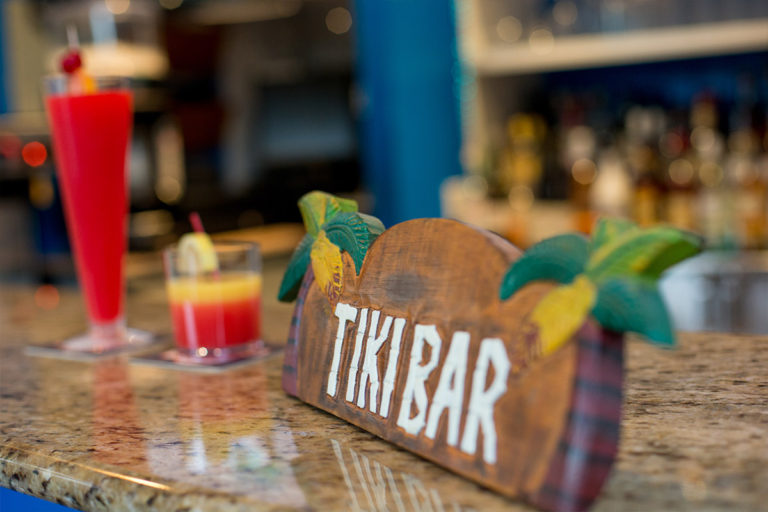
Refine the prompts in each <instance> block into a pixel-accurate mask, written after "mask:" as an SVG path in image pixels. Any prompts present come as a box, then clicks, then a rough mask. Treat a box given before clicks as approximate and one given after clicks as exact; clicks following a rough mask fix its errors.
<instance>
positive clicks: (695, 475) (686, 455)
mask: <svg viewBox="0 0 768 512" xmlns="http://www.w3.org/2000/svg"><path fill="white" fill-rule="evenodd" d="M284 263H285V262H284V261H282V260H280V261H267V263H266V270H265V305H264V308H265V310H264V320H265V325H264V331H265V338H266V339H268V340H272V341H275V342H282V341H283V340H284V339H285V337H286V335H287V331H288V324H289V320H290V314H291V306H290V305H283V304H278V303H277V302H276V301H274V300H273V299H272V297H274V296H275V292H276V288H277V283H278V281H279V278H280V270H281V268H282V265H284ZM35 291H36V289H35V288H34V287H31V286H26V285H7V284H0V384H1V387H0V485H2V486H5V487H8V488H10V489H14V490H17V491H21V492H24V493H27V494H31V495H34V496H38V497H41V498H44V499H46V500H50V501H54V502H58V503H61V504H63V505H67V506H70V507H74V508H78V509H84V510H146V509H158V510H179V511H182V510H190V511H191V510H272V509H279V510H286V509H288V510H292V509H300V510H384V509H387V510H398V511H400V510H434V511H455V510H484V511H485V510H499V509H504V510H529V509H528V508H527V507H525V506H523V505H520V504H519V503H516V502H515V501H513V500H509V499H506V498H503V497H501V496H499V495H497V494H494V493H492V492H490V491H487V490H484V489H482V488H480V487H478V486H477V485H475V484H473V483H471V482H469V481H467V480H464V479H462V478H460V477H457V476H455V475H454V474H452V473H450V472H449V471H446V470H443V469H441V468H439V467H438V466H435V465H434V464H432V463H430V462H427V461H425V460H423V459H420V458H419V457H417V456H415V455H411V454H409V453H407V452H405V451H402V450H399V449H397V448H395V447H394V446H391V445H389V444H388V443H386V442H384V441H381V440H379V439H378V438H376V437H374V436H373V435H371V434H368V433H366V432H363V431H361V430H359V429H358V428H356V427H354V426H351V425H349V424H347V423H345V422H343V421H342V420H339V419H336V418H334V417H332V416H330V415H328V414H326V413H324V412H321V411H319V410H316V409H313V408H312V407H310V406H308V405H305V404H303V403H301V402H299V401H297V400H295V399H293V398H290V397H288V396H286V395H285V394H284V393H283V392H282V390H281V388H280V371H281V364H282V353H276V354H275V355H274V356H272V357H270V358H268V359H266V360H265V361H263V362H260V363H256V364H252V365H248V366H244V367H241V368H238V369H235V370H230V371H227V372H224V373H220V374H216V375H208V374H201V373H194V372H188V371H176V370H171V369H165V368H157V367H151V366H140V365H136V364H131V363H128V362H126V360H122V359H111V360H102V361H99V362H81V361H64V360H55V359H47V358H42V357H31V356H28V355H25V353H24V347H25V346H27V345H30V344H41V343H46V342H50V341H52V340H54V339H56V338H63V337H67V336H69V335H72V334H74V333H77V332H79V331H81V330H82V329H83V328H84V313H83V308H82V305H81V304H80V300H79V296H78V295H77V293H76V290H74V289H67V288H62V289H59V290H58V294H59V295H58V298H55V297H52V296H50V294H49V295H47V296H44V297H43V298H41V295H40V294H38V296H37V299H36V296H35ZM54 299H55V300H54ZM128 318H129V323H130V324H131V325H132V326H134V327H138V328H143V329H149V330H153V331H155V332H158V333H165V334H167V333H168V332H169V331H170V320H169V317H168V311H167V305H166V302H165V296H164V290H163V287H162V282H161V278H160V276H159V275H158V274H157V273H156V272H150V273H149V274H146V275H143V276H133V277H131V278H129V290H128ZM679 341H680V347H679V349H678V350H676V351H664V350H659V349H656V348H653V347H650V346H648V345H646V344H644V343H641V342H639V341H635V340H630V341H629V342H628V351H627V362H626V365H627V369H628V372H627V380H626V384H625V393H626V396H625V410H624V421H623V425H622V431H621V443H620V449H619V456H618V460H617V463H616V465H615V467H614V470H613V473H612V475H611V477H610V478H609V480H608V482H607V485H606V487H605V489H604V490H603V493H602V495H601V497H600V498H599V500H598V501H597V502H596V503H595V506H594V508H593V510H596V511H620V510H638V511H639V510H642V511H650V510H697V511H715V510H729V511H730V510H745V511H746V510H750V511H751V510H768V337H766V336H762V337H761V336H734V335H725V334H681V335H680V340H679Z"/></svg>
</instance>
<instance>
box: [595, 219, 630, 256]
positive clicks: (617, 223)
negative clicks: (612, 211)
mask: <svg viewBox="0 0 768 512" xmlns="http://www.w3.org/2000/svg"><path fill="white" fill-rule="evenodd" d="M638 229H640V228H638V226H637V224H635V223H634V222H632V221H630V220H626V219H618V218H614V217H601V218H600V219H598V221H597V223H596V224H595V229H594V230H593V231H592V243H591V244H590V245H591V247H590V249H591V252H594V251H596V250H597V249H599V248H600V247H602V246H604V245H605V244H607V243H609V242H611V241H613V240H616V239H617V238H619V237H620V236H622V235H625V234H626V233H629V232H632V231H637V230H638Z"/></svg>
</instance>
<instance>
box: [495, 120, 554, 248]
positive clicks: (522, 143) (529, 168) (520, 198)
mask: <svg viewBox="0 0 768 512" xmlns="http://www.w3.org/2000/svg"><path fill="white" fill-rule="evenodd" d="M546 134H547V127H546V124H545V122H544V120H543V119H542V118H541V117H540V116H538V115H536V114H528V113H520V114H515V115H513V116H512V117H510V118H509V120H508V121H507V131H506V145H505V147H504V149H502V151H501V155H500V158H499V162H498V164H499V170H498V176H499V184H500V186H501V190H502V191H503V193H504V194H506V196H507V199H508V201H509V204H510V207H511V212H512V214H511V217H510V221H509V229H508V232H507V233H506V235H507V238H509V239H510V240H511V241H512V243H514V244H515V245H518V246H520V247H527V246H528V244H529V242H530V240H529V237H530V233H529V232H528V226H529V225H530V211H531V208H532V207H533V202H534V190H535V189H536V188H537V186H538V184H539V181H540V180H541V175H542V171H543V168H544V162H543V156H542V148H543V146H544V140H545V137H546Z"/></svg>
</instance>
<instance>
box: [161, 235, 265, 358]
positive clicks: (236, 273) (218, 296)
mask: <svg viewBox="0 0 768 512" xmlns="http://www.w3.org/2000/svg"><path fill="white" fill-rule="evenodd" d="M213 247H214V250H215V252H216V259H217V263H218V266H217V268H216V269H214V270H209V271H205V272H203V271H201V270H200V268H199V265H197V264H196V262H195V256H196V255H195V254H194V253H189V252H184V251H180V250H179V249H178V247H175V246H174V247H171V248H168V249H166V250H165V253H164V260H165V261H164V262H165V275H166V291H167V294H168V302H169V305H170V309H171V320H172V323H173V332H174V337H175V339H176V347H177V351H178V356H179V359H180V360H182V361H183V362H195V363H202V364H206V363H210V364H218V363H223V362H228V361H233V360H238V359H243V358H246V357H251V356H254V355H257V354H259V353H261V351H262V350H263V348H264V345H263V342H262V340H261V253H260V252H259V247H258V245H256V244H253V243H249V242H215V243H214V245H213Z"/></svg>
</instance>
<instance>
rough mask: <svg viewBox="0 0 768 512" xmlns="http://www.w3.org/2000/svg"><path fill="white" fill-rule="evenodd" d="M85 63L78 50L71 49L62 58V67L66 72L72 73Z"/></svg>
mask: <svg viewBox="0 0 768 512" xmlns="http://www.w3.org/2000/svg"><path fill="white" fill-rule="evenodd" d="M82 65H83V61H82V59H81V58H80V53H78V52H77V50H71V51H69V52H68V53H66V54H65V55H64V57H62V59H61V69H62V70H64V72H65V73H67V74H69V75H71V74H72V73H74V72H75V71H77V70H78V69H80V68H81V67H82Z"/></svg>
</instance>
